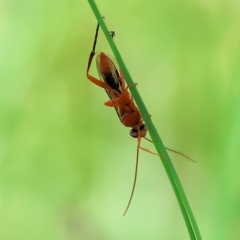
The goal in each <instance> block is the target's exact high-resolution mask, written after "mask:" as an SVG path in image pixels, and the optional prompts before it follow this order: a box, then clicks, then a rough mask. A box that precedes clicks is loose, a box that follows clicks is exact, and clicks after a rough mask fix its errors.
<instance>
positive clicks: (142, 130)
mask: <svg viewBox="0 0 240 240" xmlns="http://www.w3.org/2000/svg"><path fill="white" fill-rule="evenodd" d="M138 133H140V137H145V136H146V134H147V127H146V125H145V124H143V125H142V126H141V127H140V128H139V130H138V129H136V128H132V129H131V130H130V132H129V134H130V136H131V137H133V138H137V137H138Z"/></svg>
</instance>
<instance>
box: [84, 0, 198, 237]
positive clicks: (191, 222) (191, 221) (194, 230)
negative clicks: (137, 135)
mask: <svg viewBox="0 0 240 240" xmlns="http://www.w3.org/2000/svg"><path fill="white" fill-rule="evenodd" d="M88 2H89V4H90V6H91V8H92V10H93V12H94V14H95V16H96V18H97V20H98V22H99V24H100V26H101V28H102V30H103V32H104V34H105V36H106V38H107V41H108V43H109V45H110V47H111V49H112V51H113V53H114V55H115V58H116V60H117V62H118V64H119V67H120V69H121V71H122V72H123V75H124V77H125V80H126V82H127V84H128V86H130V87H129V89H130V91H131V94H132V96H133V97H134V100H135V102H136V104H137V106H138V108H139V110H140V112H141V114H142V116H143V119H144V121H145V124H146V126H147V129H148V131H149V134H150V136H151V138H152V141H153V143H154V145H155V148H156V150H157V152H158V153H159V155H160V156H162V157H161V158H162V163H163V166H164V168H165V170H166V172H167V175H168V178H169V180H170V182H171V184H172V187H173V190H174V192H175V195H176V197H177V200H178V203H179V207H180V209H181V211H182V215H183V218H184V220H185V224H186V226H187V229H188V233H189V236H190V238H191V239H198V240H200V239H201V235H200V232H199V229H198V226H197V223H196V221H195V218H194V216H193V213H192V210H191V208H190V205H189V203H188V200H187V198H186V195H185V193H184V190H183V188H182V185H181V182H180V180H179V178H178V175H177V173H176V171H175V169H174V166H173V164H172V162H171V160H170V157H169V156H168V153H167V151H166V149H165V147H164V145H163V143H162V140H161V138H160V136H159V134H158V132H157V130H156V128H155V126H154V125H153V123H152V120H151V118H150V117H149V116H150V114H149V113H148V111H147V108H146V107H145V105H144V103H143V101H142V98H141V97H140V95H139V93H138V90H137V88H136V87H135V86H134V82H133V80H132V78H131V76H130V73H129V72H128V69H127V68H126V66H125V64H124V62H123V60H122V57H121V55H120V53H119V51H118V49H117V47H116V45H115V43H114V41H113V39H112V37H111V35H110V34H109V30H108V29H107V27H106V24H105V22H104V21H103V19H102V15H101V14H100V12H99V10H98V8H97V6H96V4H95V2H94V0H88Z"/></svg>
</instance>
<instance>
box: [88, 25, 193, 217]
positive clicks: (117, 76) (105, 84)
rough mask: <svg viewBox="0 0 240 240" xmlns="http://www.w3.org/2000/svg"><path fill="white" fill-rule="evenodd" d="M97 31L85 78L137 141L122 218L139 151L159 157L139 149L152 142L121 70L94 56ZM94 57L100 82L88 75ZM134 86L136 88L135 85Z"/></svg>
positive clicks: (98, 55)
mask: <svg viewBox="0 0 240 240" xmlns="http://www.w3.org/2000/svg"><path fill="white" fill-rule="evenodd" d="M98 31H99V23H98V24H97V28H96V32H95V38H94V42H93V48H92V51H91V53H90V56H89V59H88V65H87V71H86V75H87V78H88V79H89V80H90V81H91V82H93V83H94V84H96V85H97V86H99V87H101V88H104V89H105V91H106V93H107V95H108V96H109V98H110V100H108V101H106V102H105V103H104V104H105V105H106V106H108V107H114V108H115V110H116V113H117V115H118V117H119V119H120V121H121V123H122V124H123V125H124V126H125V127H130V128H131V130H130V132H129V134H130V136H131V137H133V138H136V139H137V154H136V165H135V174H134V181H133V186H132V191H131V195H130V198H129V201H128V204H127V207H126V210H125V211H124V214H123V216H124V215H125V214H126V213H127V210H128V208H129V206H130V203H131V201H132V197H133V194H134V190H135V186H136V180H137V169H138V160H139V149H142V150H143V151H146V152H149V153H151V154H154V155H157V156H159V155H158V154H156V153H154V152H151V151H150V150H148V149H146V148H143V147H141V138H145V139H146V140H147V141H150V142H152V141H151V140H150V139H148V138H146V134H147V127H146V125H145V124H144V122H143V119H142V116H141V113H140V111H139V109H138V108H137V107H136V105H135V103H134V100H133V97H132V95H131V94H130V92H129V91H128V88H129V87H130V86H129V85H126V83H125V79H124V76H123V74H122V72H121V70H120V69H118V68H117V67H116V66H115V64H114V63H113V61H112V60H111V59H110V58H109V57H108V56H107V54H105V53H104V52H98V53H97V54H96V52H95V48H96V44H97V38H98ZM109 33H110V34H111V36H112V37H113V36H114V35H115V33H114V32H113V31H111V32H109ZM95 55H96V64H97V71H98V74H99V78H100V80H99V79H97V78H95V77H93V76H92V75H90V74H89V71H90V67H91V64H92V60H93V58H94V56H95ZM134 85H135V86H136V84H134ZM166 149H167V150H169V151H172V152H175V153H177V154H180V155H182V156H184V157H186V158H187V159H189V160H191V161H193V160H192V159H190V158H189V157H187V156H186V155H184V154H183V153H180V152H178V151H175V150H173V149H170V148H166Z"/></svg>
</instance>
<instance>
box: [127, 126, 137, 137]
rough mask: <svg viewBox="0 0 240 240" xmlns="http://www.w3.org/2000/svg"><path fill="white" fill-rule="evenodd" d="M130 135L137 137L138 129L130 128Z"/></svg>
mask: <svg viewBox="0 0 240 240" xmlns="http://www.w3.org/2000/svg"><path fill="white" fill-rule="evenodd" d="M129 134H130V136H131V137H133V138H137V137H138V130H137V129H135V128H132V129H131V130H130V132H129Z"/></svg>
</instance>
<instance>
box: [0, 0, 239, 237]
mask: <svg viewBox="0 0 240 240" xmlns="http://www.w3.org/2000/svg"><path fill="white" fill-rule="evenodd" d="M97 4H98V7H99V9H100V11H101V13H102V14H103V15H104V16H105V17H106V23H107V25H108V27H109V29H111V30H114V31H115V32H116V37H115V42H116V44H117V46H118V47H119V50H120V52H121V54H122V57H123V58H124V60H125V63H126V65H127V66H128V69H129V71H130V73H131V75H132V77H133V79H134V81H135V82H137V83H138V90H139V92H140V94H141V95H142V98H143V100H144V101H145V104H146V106H147V107H148V110H149V112H150V113H151V115H152V120H153V122H154V123H155V125H156V128H157V129H158V130H159V133H160V136H161V137H162V140H163V142H164V144H165V145H166V146H168V147H171V148H173V149H176V150H179V151H181V152H184V153H185V154H187V155H189V156H191V157H192V158H194V159H196V160H197V164H194V163H192V162H189V161H187V160H185V159H183V158H181V157H180V156H178V155H175V154H171V157H172V160H173V162H174V165H175V167H176V170H177V172H178V174H179V177H180V179H181V181H182V184H183V187H184V189H185V192H186V195H187V197H188V199H189V202H190V205H191V207H192V210H193V213H194V215H195V217H196V221H197V223H198V225H199V228H200V231H201V234H202V237H203V239H209V240H212V239H218V240H219V239H220V240H221V239H240V227H239V226H240V207H239V203H240V180H239V176H238V174H239V173H238V171H239V167H240V161H239V160H240V159H239V155H240V148H239V136H240V128H239V123H240V111H239V103H240V83H239V78H240V67H239V63H240V31H239V29H240V21H239V16H240V4H239V1H236V0H234V1H233V0H222V1H207V0H195V1H183V0H179V1H176V0H174V1H166V0H165V1H164V0H153V1H140V0H135V1H126V0H122V1H114V2H113V1H110V0H106V1H105V0H102V1H97ZM0 6H1V8H0V216H1V217H0V239H6V240H15V239H16V240H21V239H24V240H32V239H34V240H38V239H39V240H40V239H41V240H42V239H44V240H45V239H46V240H48V239H49V240H55V239H57V240H61V239H67V240H75V239H83V240H93V239H94V240H95V239H97V240H112V239H114V240H122V239H124V240H130V239H131V240H132V239H138V240H145V239H167V240H171V239H173V240H175V239H189V237H188V233H187V230H186V227H185V224H184V221H183V218H182V215H181V212H180V210H179V207H178V204H177V201H176V199H175V196H174V194H173V191H172V188H171V186H170V183H169V181H168V178H167V175H166V173H165V171H164V169H163V166H162V164H161V162H160V161H159V159H158V158H157V157H156V156H154V155H150V154H148V153H145V152H141V153H140V167H139V177H138V182H137V187H136V192H135V195H134V198H133V201H132V205H131V207H130V209H129V212H128V213H127V215H126V216H125V217H124V218H123V217H122V214H123V211H124V209H125V207H126V204H127V201H128V198H129V196H130V190H131V187H132V182H133V174H134V165H135V158H136V140H135V139H132V138H131V137H130V136H129V134H128V132H129V129H127V128H125V127H123V125H122V124H121V123H120V121H119V119H118V117H117V115H116V113H115V111H114V110H113V109H111V108H108V107H105V106H104V105H103V103H104V102H105V101H106V100H108V97H107V95H106V93H105V92H104V91H103V90H102V89H100V88H98V87H97V86H95V85H94V84H92V83H91V82H89V81H88V80H87V79H86V76H85V72H86V65H87V60H88V56H89V52H90V50H91V48H92V42H93V37H94V32H95V28H96V19H95V17H94V15H93V13H92V11H91V9H90V7H89V5H88V2H87V1H83V0H80V1H76V0H72V1H71V0H69V1H66V0H62V1H54V0H50V1H44V0H42V1H39V0H35V1H25V0H22V1H17V0H8V1H4V0H3V1H1V3H0ZM97 49H98V50H100V51H104V52H107V53H109V54H110V55H112V54H111V51H110V48H109V46H108V44H107V42H106V40H105V38H104V36H103V33H102V32H100V35H99V42H98V46H97ZM91 73H92V74H93V75H95V76H97V72H96V67H95V63H94V64H93V65H92V68H91ZM142 146H144V147H147V148H149V149H151V150H153V149H154V148H153V146H152V145H151V144H150V143H147V142H146V141H142Z"/></svg>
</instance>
